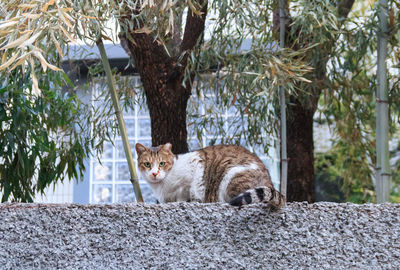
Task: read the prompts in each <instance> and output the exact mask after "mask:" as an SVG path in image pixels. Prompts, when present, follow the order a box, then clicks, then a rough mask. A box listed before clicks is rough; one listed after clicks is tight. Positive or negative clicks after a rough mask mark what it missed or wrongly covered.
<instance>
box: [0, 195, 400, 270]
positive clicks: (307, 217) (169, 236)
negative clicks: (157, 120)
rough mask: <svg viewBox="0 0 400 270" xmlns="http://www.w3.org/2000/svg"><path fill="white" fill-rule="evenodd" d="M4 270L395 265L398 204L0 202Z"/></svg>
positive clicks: (399, 259)
mask: <svg viewBox="0 0 400 270" xmlns="http://www.w3.org/2000/svg"><path fill="white" fill-rule="evenodd" d="M0 268H1V269H32V268H37V269H117V268H118V269H149V268H152V269H299V268H300V269H301V268H305V269H354V268H356V269H382V268H383V269H399V268H400V204H381V205H372V204H366V205H354V204H335V203H316V204H307V203H291V204H288V205H287V206H286V207H285V208H283V209H281V210H280V211H278V212H275V213H269V212H268V211H267V210H266V209H265V208H263V207H262V206H261V205H251V206H247V207H244V208H242V209H237V208H233V207H230V206H229V205H226V204H198V203H170V204H162V205H140V204H122V205H74V204H72V205H48V204H0Z"/></svg>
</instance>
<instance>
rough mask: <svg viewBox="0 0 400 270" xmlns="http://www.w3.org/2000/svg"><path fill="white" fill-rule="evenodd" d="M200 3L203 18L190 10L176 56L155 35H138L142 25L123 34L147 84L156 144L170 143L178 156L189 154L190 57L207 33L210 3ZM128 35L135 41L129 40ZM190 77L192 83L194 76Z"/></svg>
mask: <svg viewBox="0 0 400 270" xmlns="http://www.w3.org/2000/svg"><path fill="white" fill-rule="evenodd" d="M199 2H200V3H201V4H202V6H203V8H202V10H201V11H202V13H201V15H200V16H197V15H195V14H194V13H193V12H191V11H190V10H189V11H188V16H187V18H186V27H185V32H184V35H183V39H182V41H181V42H180V44H179V47H178V49H177V48H176V47H175V48H173V49H172V50H170V51H169V52H170V54H171V53H172V54H173V55H171V56H170V55H169V54H168V53H167V51H166V49H165V47H164V46H163V45H161V44H160V43H159V42H158V41H157V40H155V39H154V37H153V36H152V35H151V34H146V33H136V32H135V30H136V29H139V28H140V27H141V25H135V26H134V27H133V29H129V30H125V32H124V31H123V32H121V33H120V35H119V36H120V39H121V43H122V46H123V47H124V49H125V50H126V51H127V52H128V54H129V55H130V56H131V57H133V59H134V62H135V67H136V68H137V70H138V72H139V75H140V79H141V81H142V84H143V88H144V92H145V95H146V101H147V105H148V108H149V112H150V119H151V137H152V145H153V146H158V145H160V144H165V143H167V142H169V143H171V144H172V151H173V152H174V153H175V154H180V153H185V152H187V151H188V143H187V129H186V114H187V113H186V108H187V102H188V100H189V97H190V95H191V92H192V85H191V84H190V83H189V82H186V84H185V85H183V80H184V77H185V74H184V72H185V67H186V65H187V59H188V56H189V55H190V53H191V51H192V50H193V49H194V48H195V46H197V44H199V42H198V40H199V38H201V36H202V34H203V32H204V25H205V19H206V15H207V1H199ZM135 12H136V13H138V12H140V11H139V10H136V11H135ZM123 21H124V19H123V20H121V22H123ZM127 32H128V33H129V35H130V36H131V37H132V39H133V40H132V39H128V38H127ZM177 43H178V40H176V39H175V40H174V42H173V44H174V45H175V46H178V44H177ZM182 54H183V57H180V56H181V55H182ZM178 59H180V60H178ZM189 77H190V79H191V80H190V81H192V80H193V78H194V75H190V76H189Z"/></svg>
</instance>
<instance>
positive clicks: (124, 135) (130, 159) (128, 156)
mask: <svg viewBox="0 0 400 270" xmlns="http://www.w3.org/2000/svg"><path fill="white" fill-rule="evenodd" d="M96 44H97V47H98V48H99V51H100V55H101V60H102V62H103V67H104V71H105V73H106V77H107V83H108V88H109V90H110V94H111V99H112V102H113V106H114V109H115V115H116V116H117V120H118V127H119V130H120V133H121V138H122V143H123V145H124V150H125V156H126V159H127V162H128V166H129V172H130V176H131V179H130V180H131V183H132V186H133V191H134V192H135V197H136V201H138V202H143V198H142V192H141V190H140V185H139V181H138V176H137V173H136V168H135V163H134V161H133V156H132V151H131V146H130V144H129V140H128V135H127V133H126V127H125V121H124V118H123V116H122V110H121V106H120V105H119V100H118V96H117V90H116V87H115V81H114V77H113V76H112V73H111V67H110V63H109V62H108V58H107V54H106V50H105V48H104V44H103V40H102V39H101V38H99V39H98V40H97V42H96Z"/></svg>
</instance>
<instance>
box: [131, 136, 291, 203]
mask: <svg viewBox="0 0 400 270" xmlns="http://www.w3.org/2000/svg"><path fill="white" fill-rule="evenodd" d="M171 149H172V145H171V144H170V143H166V144H163V145H160V146H158V147H145V146H143V145H142V144H140V143H137V144H136V152H137V154H138V165H139V170H140V173H141V175H142V176H143V178H144V179H145V180H146V181H147V182H148V183H149V185H150V187H151V188H152V189H153V191H154V193H155V195H156V197H157V198H158V200H159V201H160V202H176V201H197V202H229V203H230V204H231V205H235V206H242V205H245V204H250V203H255V202H265V203H268V204H269V205H270V206H272V207H274V208H279V207H281V206H283V205H284V204H285V198H284V197H283V196H282V195H281V194H280V193H279V192H278V191H276V190H275V189H274V187H273V185H272V182H271V178H270V176H269V173H268V170H267V168H265V166H264V164H263V163H262V161H261V160H260V159H259V158H258V157H257V156H256V155H255V154H253V153H251V152H250V151H248V150H246V149H245V148H243V147H240V146H235V145H216V146H209V147H206V148H203V149H200V150H197V151H193V152H189V153H186V154H180V155H174V154H173V153H172V151H171Z"/></svg>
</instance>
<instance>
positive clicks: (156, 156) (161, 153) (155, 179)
mask: <svg viewBox="0 0 400 270" xmlns="http://www.w3.org/2000/svg"><path fill="white" fill-rule="evenodd" d="M135 148H136V152H137V154H138V166H139V170H140V173H141V175H142V176H143V178H144V179H145V180H146V181H147V182H149V183H152V184H157V183H161V181H163V180H164V178H165V177H166V176H167V175H168V173H169V171H170V170H171V169H172V166H173V165H174V157H175V156H174V154H173V153H172V151H171V149H172V145H171V144H170V143H166V144H163V145H160V146H158V147H145V146H143V145H142V144H140V143H137V144H136V147H135Z"/></svg>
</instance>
